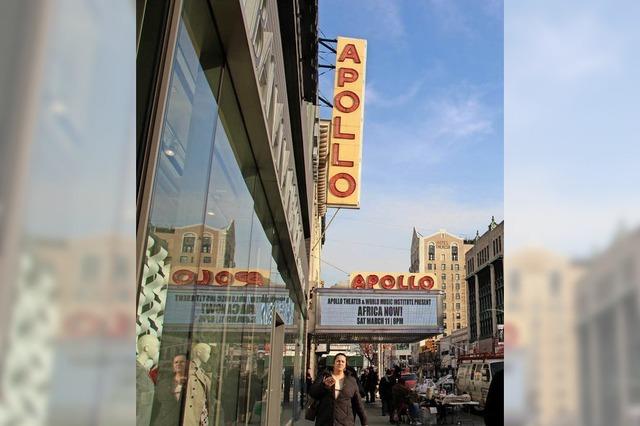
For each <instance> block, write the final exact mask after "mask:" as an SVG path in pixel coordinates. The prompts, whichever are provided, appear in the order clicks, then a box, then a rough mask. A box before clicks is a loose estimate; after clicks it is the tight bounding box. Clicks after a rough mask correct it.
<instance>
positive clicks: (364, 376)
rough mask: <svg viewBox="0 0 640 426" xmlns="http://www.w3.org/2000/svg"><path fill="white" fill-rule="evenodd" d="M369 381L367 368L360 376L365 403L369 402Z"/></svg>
mask: <svg viewBox="0 0 640 426" xmlns="http://www.w3.org/2000/svg"><path fill="white" fill-rule="evenodd" d="M368 381H369V369H367V368H365V369H364V370H363V371H362V374H361V375H360V383H362V386H364V392H365V402H369V392H367V383H368Z"/></svg>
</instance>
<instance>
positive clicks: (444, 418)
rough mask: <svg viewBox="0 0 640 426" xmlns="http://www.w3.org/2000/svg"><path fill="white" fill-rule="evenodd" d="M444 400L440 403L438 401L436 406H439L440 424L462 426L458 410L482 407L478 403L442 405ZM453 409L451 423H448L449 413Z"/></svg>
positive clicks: (448, 403) (467, 402)
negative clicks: (459, 425)
mask: <svg viewBox="0 0 640 426" xmlns="http://www.w3.org/2000/svg"><path fill="white" fill-rule="evenodd" d="M441 401H442V400H440V401H438V399H436V404H438V424H453V425H457V424H460V423H459V420H458V418H457V412H458V410H457V408H459V407H464V406H470V407H472V406H478V405H480V403H479V402H477V401H466V402H446V403H442V402H441ZM448 409H451V421H450V422H449V421H448V417H449V416H448V415H447V411H448Z"/></svg>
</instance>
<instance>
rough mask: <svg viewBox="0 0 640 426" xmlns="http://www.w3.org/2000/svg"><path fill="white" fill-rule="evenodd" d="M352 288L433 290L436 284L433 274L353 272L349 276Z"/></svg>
mask: <svg viewBox="0 0 640 426" xmlns="http://www.w3.org/2000/svg"><path fill="white" fill-rule="evenodd" d="M349 282H350V283H351V288H355V289H363V290H367V289H368V290H371V289H381V290H406V291H420V290H431V289H433V286H434V284H435V280H434V278H433V275H432V274H409V273H402V272H400V273H388V272H352V273H351V275H350V276H349Z"/></svg>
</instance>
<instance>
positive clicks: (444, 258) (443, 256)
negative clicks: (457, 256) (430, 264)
mask: <svg viewBox="0 0 640 426" xmlns="http://www.w3.org/2000/svg"><path fill="white" fill-rule="evenodd" d="M440 260H442V261H443V262H444V261H445V260H447V257H446V256H445V255H444V253H443V254H441V255H440Z"/></svg>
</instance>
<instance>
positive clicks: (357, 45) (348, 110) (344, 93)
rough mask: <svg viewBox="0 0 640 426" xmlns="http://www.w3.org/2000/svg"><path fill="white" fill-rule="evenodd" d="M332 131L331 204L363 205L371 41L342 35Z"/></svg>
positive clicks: (338, 50)
mask: <svg viewBox="0 0 640 426" xmlns="http://www.w3.org/2000/svg"><path fill="white" fill-rule="evenodd" d="M336 52H337V53H336V58H337V59H336V75H335V83H334V97H333V114H332V120H331V132H329V134H330V136H329V162H328V163H329V164H328V169H327V206H331V207H343V208H356V209H357V208H360V164H361V160H362V127H363V120H364V87H365V84H364V83H365V70H366V60H367V41H366V40H360V39H353V38H344V37H338V45H337V50H336Z"/></svg>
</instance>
